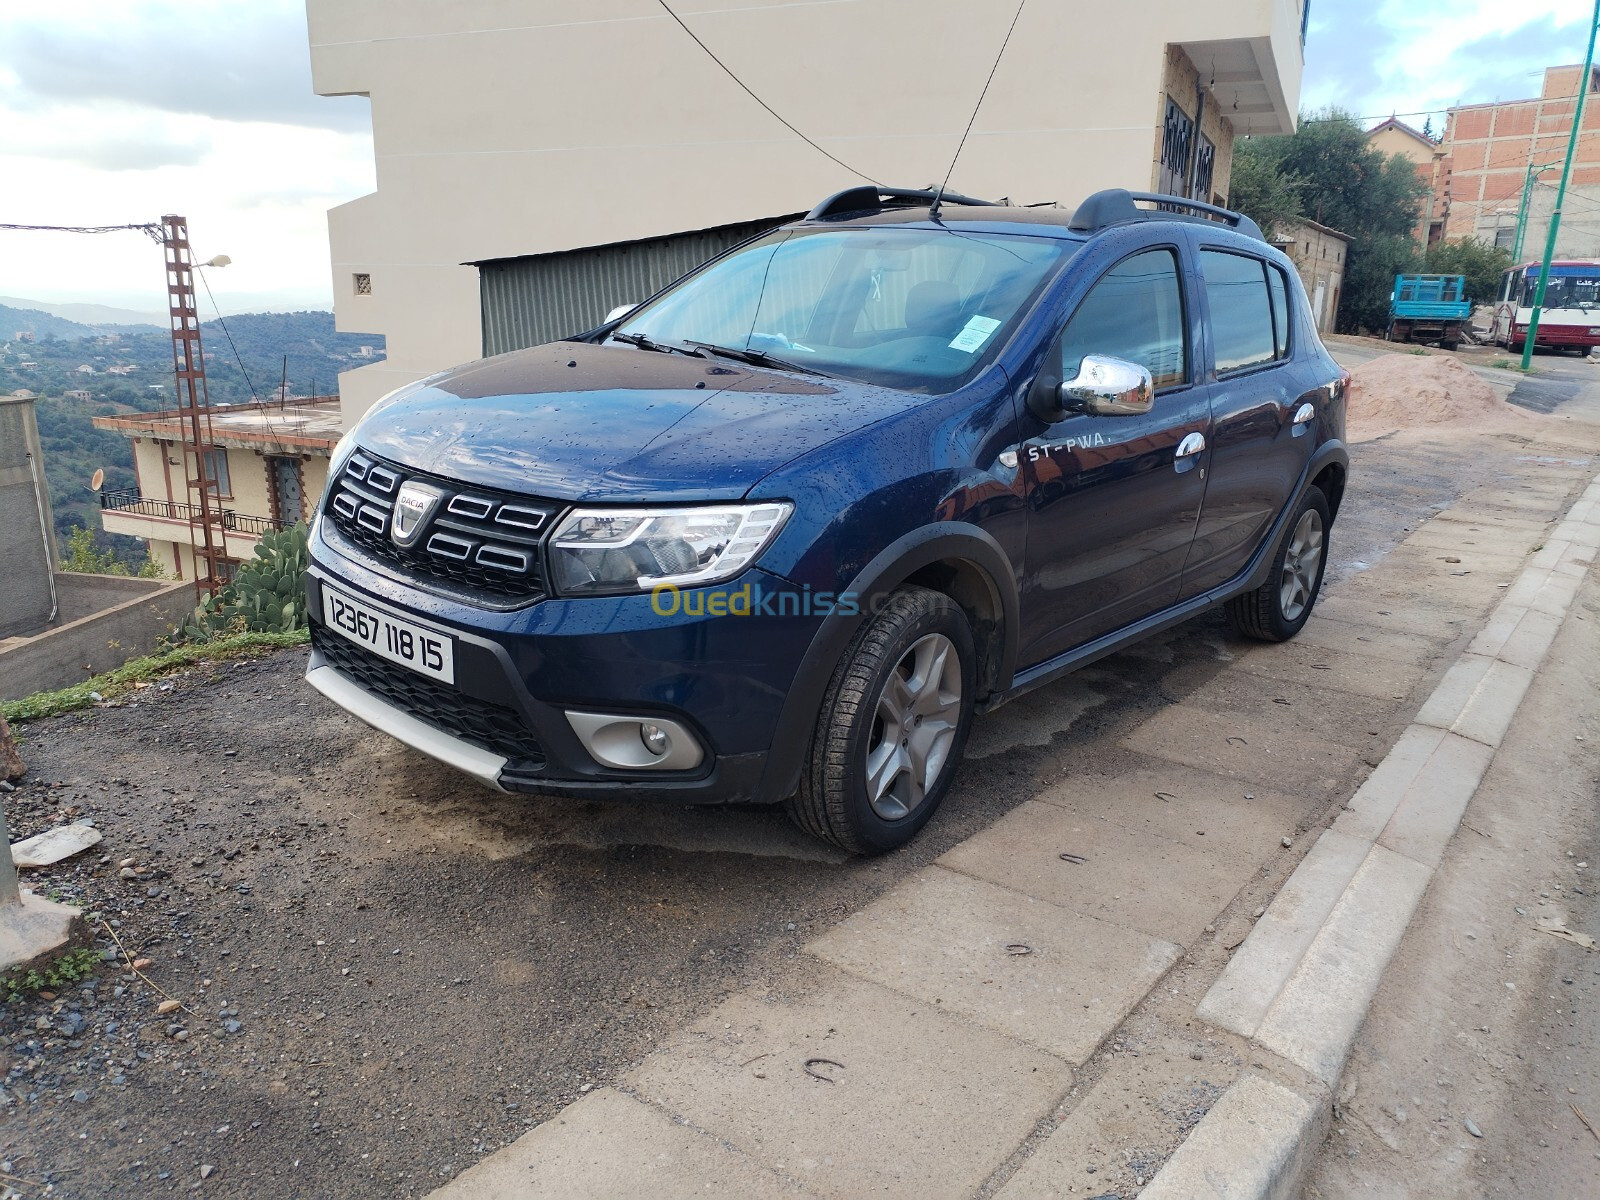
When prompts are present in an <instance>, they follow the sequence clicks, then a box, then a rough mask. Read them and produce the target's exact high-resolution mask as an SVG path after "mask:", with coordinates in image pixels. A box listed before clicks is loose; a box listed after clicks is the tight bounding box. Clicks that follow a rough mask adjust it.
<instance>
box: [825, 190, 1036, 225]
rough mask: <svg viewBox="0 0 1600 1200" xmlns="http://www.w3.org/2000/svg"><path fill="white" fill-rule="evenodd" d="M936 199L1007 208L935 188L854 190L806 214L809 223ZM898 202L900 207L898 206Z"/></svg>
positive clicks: (832, 196)
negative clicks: (941, 191)
mask: <svg viewBox="0 0 1600 1200" xmlns="http://www.w3.org/2000/svg"><path fill="white" fill-rule="evenodd" d="M935 195H938V196H939V201H940V203H942V204H957V205H960V204H974V205H983V206H986V207H987V206H993V205H1003V204H1005V203H1006V202H1005V201H1004V200H975V199H973V198H972V197H971V196H961V195H958V194H957V193H955V192H943V193H940V192H938V191H937V190H936V189H934V188H890V187H866V186H862V187H853V188H846V189H845V190H844V191H842V192H835V193H834V194H833V195H831V196H829V197H828V198H827V199H826V200H824V201H823V202H822V203H821V204H819V205H817V206H816V207H815V208H813V209H812V210H811V211H810V212H808V213H807V214H806V220H808V221H825V220H827V219H828V218H829V217H842V216H844V215H845V214H847V213H861V212H882V211H883V210H884V209H886V208H917V207H920V206H922V205H924V204H932V203H933V198H934V196H935ZM897 202H898V203H897Z"/></svg>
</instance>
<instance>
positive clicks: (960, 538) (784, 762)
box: [760, 521, 1021, 803]
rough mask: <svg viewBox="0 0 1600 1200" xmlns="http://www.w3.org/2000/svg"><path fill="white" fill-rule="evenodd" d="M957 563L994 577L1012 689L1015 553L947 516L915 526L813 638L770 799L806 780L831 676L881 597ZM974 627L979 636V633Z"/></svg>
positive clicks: (999, 669) (782, 734)
mask: <svg viewBox="0 0 1600 1200" xmlns="http://www.w3.org/2000/svg"><path fill="white" fill-rule="evenodd" d="M950 561H958V562H965V563H970V564H971V565H973V566H975V567H976V568H977V569H978V571H979V572H980V573H981V574H982V575H983V576H984V577H986V579H987V582H988V584H989V586H990V589H991V592H992V596H991V600H992V602H993V603H994V604H995V605H996V606H997V607H998V608H999V630H998V632H999V653H998V661H997V662H996V664H995V665H994V668H993V675H994V685H993V689H992V690H993V691H994V692H995V693H1000V692H1004V691H1006V690H1007V689H1009V688H1010V687H1011V681H1012V674H1013V672H1014V671H1015V669H1016V661H1017V631H1018V628H1019V624H1020V613H1021V606H1020V604H1019V601H1018V598H1017V582H1016V577H1015V575H1014V573H1013V568H1012V565H1011V559H1010V557H1009V556H1008V555H1007V554H1006V552H1005V550H1004V549H1002V548H1001V546H1000V543H999V542H997V541H996V540H995V539H994V537H993V536H991V535H990V534H989V533H987V532H985V531H984V530H983V529H980V528H979V527H978V526H976V525H972V524H969V523H967V522H965V521H942V522H939V523H938V524H934V525H925V526H923V527H922V528H920V529H915V530H912V531H911V532H910V533H908V534H906V535H905V536H903V537H901V538H898V539H897V540H895V541H894V542H891V543H890V544H889V545H888V546H885V547H884V548H883V550H881V551H880V552H879V553H878V554H877V555H875V556H874V557H873V559H872V561H871V562H869V563H868V564H867V565H866V566H865V567H863V568H862V569H861V570H860V571H859V572H858V573H857V574H856V576H855V578H854V579H852V580H851V581H850V583H849V585H848V587H847V589H846V590H847V591H848V592H850V593H852V594H853V595H854V596H855V597H856V601H857V603H856V607H855V608H854V609H853V610H851V611H849V612H844V611H841V610H840V609H838V608H836V609H835V610H834V611H833V612H832V613H830V614H829V616H828V617H827V618H826V619H825V620H824V621H823V623H822V626H821V627H820V628H819V629H818V630H817V632H816V634H815V635H814V636H813V637H812V639H811V645H810V647H809V648H808V649H807V651H806V655H805V659H804V665H803V666H802V667H801V669H800V672H799V673H798V674H797V675H796V676H795V678H794V681H793V682H792V683H791V684H790V685H789V694H788V697H787V698H786V699H785V701H784V704H783V711H782V714H781V715H780V717H779V719H778V724H777V727H776V728H775V729H774V730H773V735H772V748H771V750H770V751H769V753H768V755H767V764H766V770H765V772H764V773H763V776H762V781H761V788H760V793H761V794H760V799H761V800H762V801H766V802H770V803H778V802H780V801H782V800H783V799H784V798H785V797H787V796H788V795H789V794H790V793H791V792H793V791H794V789H795V787H796V786H798V784H799V780H800V770H801V767H802V766H803V765H804V762H805V754H806V748H807V746H809V745H810V742H811V732H812V729H813V727H814V726H815V725H816V719H817V712H818V710H819V709H820V707H821V705H822V698H823V695H824V694H825V693H826V691H827V688H828V681H829V680H830V679H832V678H833V672H834V669H835V668H836V667H837V666H838V663H839V659H840V658H841V656H843V654H844V652H845V650H846V649H847V648H848V647H849V645H850V641H851V639H852V638H854V637H855V635H856V633H857V631H858V630H860V628H861V626H862V625H863V624H865V623H866V622H867V621H868V620H869V619H870V618H871V617H872V616H873V614H874V613H875V612H876V608H875V606H874V601H875V600H877V598H879V597H883V596H888V595H890V594H892V593H893V592H894V591H895V590H896V589H897V588H899V587H901V586H902V585H903V584H905V583H906V582H907V581H908V580H910V579H911V578H912V577H913V576H914V575H916V574H917V572H919V571H922V570H924V569H925V568H928V567H932V566H935V565H936V564H938V563H942V562H950ZM973 632H974V635H975V636H976V634H977V633H978V631H977V630H974V631H973Z"/></svg>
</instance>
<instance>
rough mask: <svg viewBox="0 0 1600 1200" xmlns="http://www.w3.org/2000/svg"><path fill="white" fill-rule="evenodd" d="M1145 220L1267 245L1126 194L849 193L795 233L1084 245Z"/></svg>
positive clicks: (1241, 225) (1247, 227) (1160, 199)
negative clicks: (961, 235)
mask: <svg viewBox="0 0 1600 1200" xmlns="http://www.w3.org/2000/svg"><path fill="white" fill-rule="evenodd" d="M1140 205H1148V206H1149V207H1143V208H1141V207H1140ZM1147 222H1180V223H1183V224H1189V225H1199V226H1206V227H1209V228H1210V229H1212V230H1224V231H1227V232H1230V233H1234V234H1238V235H1240V236H1242V237H1244V238H1248V239H1251V240H1254V241H1258V242H1265V241H1266V238H1265V237H1263V236H1262V233H1261V230H1260V228H1258V227H1257V225H1256V223H1255V222H1254V221H1252V220H1251V219H1250V218H1249V217H1247V216H1245V215H1243V214H1242V213H1237V212H1232V211H1230V210H1228V209H1225V208H1219V207H1218V206H1216V205H1214V204H1207V203H1205V202H1204V201H1201V200H1190V199H1187V198H1185V197H1182V196H1171V195H1165V194H1158V193H1153V192H1130V191H1127V190H1125V189H1123V188H1107V189H1105V190H1103V191H1098V192H1096V193H1094V194H1093V195H1092V196H1090V197H1088V198H1087V199H1086V200H1084V202H1083V203H1082V204H1080V205H1078V207H1077V208H1075V209H1070V210H1069V209H1066V208H1063V207H1061V206H1060V205H1058V204H1053V203H1051V204H1033V205H1014V204H1012V203H1011V202H1010V201H1009V200H998V201H991V200H974V199H973V198H972V197H971V196H962V195H958V194H956V193H953V192H945V191H943V190H942V189H941V190H939V191H934V190H932V189H915V188H890V187H876V186H875V187H854V188H846V189H845V190H844V191H842V192H836V193H834V194H833V195H832V196H829V197H828V198H827V199H825V200H823V201H822V203H820V204H818V205H817V206H816V207H815V208H813V209H812V210H811V211H810V212H809V213H807V214H806V215H805V217H804V218H803V219H802V220H800V221H799V222H797V223H796V225H795V226H792V228H805V227H808V226H810V227H814V226H818V225H830V226H835V227H839V226H852V227H859V226H910V227H921V228H929V229H936V228H944V229H950V228H952V227H959V228H961V229H964V230H967V231H969V232H982V231H987V232H995V233H1021V232H1027V233H1030V234H1044V235H1046V236H1052V237H1062V238H1070V239H1071V240H1074V241H1084V240H1087V237H1089V236H1093V235H1094V234H1097V233H1099V232H1101V231H1102V230H1105V229H1110V228H1112V227H1114V226H1118V225H1132V224H1143V223H1147Z"/></svg>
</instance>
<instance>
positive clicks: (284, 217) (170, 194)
mask: <svg viewBox="0 0 1600 1200" xmlns="http://www.w3.org/2000/svg"><path fill="white" fill-rule="evenodd" d="M180 11H181V13H182V14H183V19H182V20H181V21H180V20H179V19H178V17H179V13H180ZM180 30H182V31H184V32H183V33H182V34H181V35H180V34H179V32H178V31H180ZM308 59H309V52H308V50H307V45H306V33H305V11H304V8H303V7H302V6H301V5H300V4H299V3H290V2H287V0H270V2H267V3H258V0H252V3H251V4H250V5H249V6H245V5H240V4H237V3H235V4H226V5H224V4H218V3H209V4H208V3H203V2H193V3H188V4H184V5H183V6H182V7H181V10H180V9H179V7H178V6H176V5H174V4H173V3H171V2H170V0H130V2H128V3H124V4H121V5H119V6H118V7H116V8H111V7H110V6H108V5H106V4H104V3H94V4H90V3H84V2H83V0H55V2H52V3H41V2H39V0H8V2H7V4H6V7H5V13H4V15H3V16H0V128H4V129H5V130H6V137H5V139H4V141H0V180H4V181H6V182H5V183H4V184H0V214H3V215H0V221H4V222H6V223H14V224H39V225H46V224H47V225H113V224H125V223H144V222H152V221H156V220H158V219H159V218H160V217H161V215H162V214H165V213H171V212H177V213H180V214H182V215H184V216H186V217H188V219H189V223H190V232H191V235H192V237H193V239H194V244H195V249H196V253H197V254H198V256H199V257H200V258H202V259H203V258H207V257H210V256H211V255H213V254H217V253H226V254H228V255H229V256H230V257H231V258H232V259H233V264H232V265H231V266H229V267H228V268H227V270H225V271H213V272H210V273H209V277H210V281H211V286H212V288H213V290H214V291H215V293H216V298H217V302H218V303H219V304H220V305H221V306H222V308H223V311H224V312H229V313H231V312H237V311H241V310H242V309H245V308H259V307H263V306H264V305H268V304H270V305H271V306H273V307H280V308H281V307H300V308H306V307H319V308H325V307H328V306H329V305H330V304H331V300H332V292H331V283H330V280H329V266H328V242H327V210H328V209H329V208H331V207H333V206H335V205H337V204H341V203H343V202H345V201H347V200H349V199H351V198H352V197H355V196H358V195H361V194H363V193H365V192H369V191H371V190H372V189H373V187H374V179H373V165H372V144H371V134H370V123H369V119H368V117H367V115H366V114H367V108H368V106H367V102H366V101H365V100H362V99H359V98H344V99H325V98H322V97H318V96H315V95H313V94H312V92H311V83H310V71H309V67H308V65H307V64H308ZM320 106H332V107H333V108H336V109H338V110H339V113H338V115H335V116H331V117H327V118H324V117H322V115H321V112H320ZM352 113H353V114H354V118H355V119H353V120H352V119H351V114H352ZM0 239H4V240H3V241H0V291H4V292H6V293H8V294H11V295H17V296H25V297H29V298H33V299H40V300H99V301H101V302H105V303H115V304H119V305H123V306H126V307H133V308H137V309H142V310H156V311H161V310H163V309H164V307H165V291H164V287H165V283H164V276H163V272H162V269H161V253H160V250H159V248H158V247H157V246H156V245H155V244H154V243H153V242H151V241H150V240H149V239H147V238H144V237H142V236H140V235H139V234H137V233H114V234H105V235H100V236H88V235H75V234H68V233H43V232H41V233H21V232H11V231H0ZM201 306H202V310H206V309H208V308H209V303H208V301H207V299H206V297H205V296H204V295H202V296H201ZM207 315H209V313H207Z"/></svg>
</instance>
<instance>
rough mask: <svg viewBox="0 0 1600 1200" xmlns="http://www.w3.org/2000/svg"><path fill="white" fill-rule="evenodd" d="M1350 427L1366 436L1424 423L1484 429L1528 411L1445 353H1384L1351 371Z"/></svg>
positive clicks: (1354, 435)
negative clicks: (1505, 397) (1503, 398)
mask: <svg viewBox="0 0 1600 1200" xmlns="http://www.w3.org/2000/svg"><path fill="white" fill-rule="evenodd" d="M1346 396H1347V397H1348V408H1347V411H1346V414H1345V423H1346V427H1347V428H1346V432H1347V435H1348V436H1349V438H1350V440H1351V441H1367V440H1369V439H1371V438H1375V437H1379V436H1381V435H1383V434H1385V433H1390V432H1392V431H1394V430H1396V429H1413V428H1416V427H1418V426H1424V425H1448V426H1450V427H1452V428H1466V427H1473V428H1482V427H1484V426H1489V425H1498V424H1501V423H1503V422H1506V421H1518V420H1521V419H1523V418H1525V417H1527V416H1528V413H1527V410H1525V409H1520V408H1516V407H1514V406H1513V405H1510V404H1507V403H1506V402H1505V401H1504V400H1502V399H1501V398H1500V393H1499V392H1497V391H1495V389H1494V388H1493V387H1491V386H1490V385H1489V384H1488V383H1487V382H1486V381H1485V380H1483V379H1481V378H1480V377H1479V376H1477V375H1476V374H1474V373H1473V372H1472V371H1469V370H1468V369H1467V368H1466V367H1464V366H1462V365H1461V363H1460V362H1458V361H1457V360H1456V359H1454V358H1451V357H1449V356H1447V355H1443V354H1385V355H1382V356H1381V357H1379V358H1375V359H1373V360H1372V361H1371V362H1366V363H1362V364H1361V365H1360V366H1359V367H1356V368H1355V369H1354V370H1352V371H1351V372H1350V387H1349V390H1348V391H1347V392H1346Z"/></svg>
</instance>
